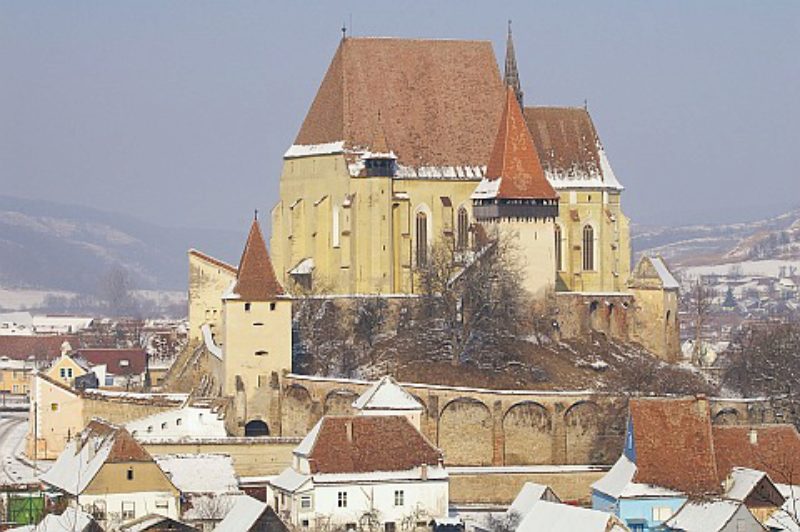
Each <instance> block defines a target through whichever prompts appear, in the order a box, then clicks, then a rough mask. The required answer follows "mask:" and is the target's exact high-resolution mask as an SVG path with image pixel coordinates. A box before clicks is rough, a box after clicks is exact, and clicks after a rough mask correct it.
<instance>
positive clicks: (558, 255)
mask: <svg viewBox="0 0 800 532" xmlns="http://www.w3.org/2000/svg"><path fill="white" fill-rule="evenodd" d="M555 238H556V241H555V245H556V271H559V272H560V271H562V270H563V269H564V262H563V261H562V253H563V252H562V248H561V226H560V225H557V226H556V237H555Z"/></svg>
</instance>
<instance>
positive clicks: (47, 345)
mask: <svg viewBox="0 0 800 532" xmlns="http://www.w3.org/2000/svg"><path fill="white" fill-rule="evenodd" d="M65 341H66V342H69V344H70V345H71V346H72V347H73V348H75V347H77V346H78V338H77V336H69V335H52V336H51V335H47V336H16V335H15V336H0V356H2V357H8V358H10V359H13V360H28V359H40V360H47V361H49V360H53V359H55V358H58V357H60V356H61V344H62V343H64V342H65Z"/></svg>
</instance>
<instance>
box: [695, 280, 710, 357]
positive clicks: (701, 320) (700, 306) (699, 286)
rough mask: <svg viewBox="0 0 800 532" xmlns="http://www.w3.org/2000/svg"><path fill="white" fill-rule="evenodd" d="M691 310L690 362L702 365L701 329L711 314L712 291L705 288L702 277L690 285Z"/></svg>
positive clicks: (707, 287)
mask: <svg viewBox="0 0 800 532" xmlns="http://www.w3.org/2000/svg"><path fill="white" fill-rule="evenodd" d="M690 297H691V308H692V313H693V314H694V346H693V349H692V362H693V363H694V364H696V365H700V364H701V363H702V358H703V327H704V326H705V324H706V319H707V317H708V315H709V313H710V312H711V304H712V301H713V298H714V291H713V289H712V288H710V287H709V286H707V285H706V284H705V283H704V282H703V279H702V277H700V278H698V279H697V280H696V281H695V282H694V283H692V291H691V296H690Z"/></svg>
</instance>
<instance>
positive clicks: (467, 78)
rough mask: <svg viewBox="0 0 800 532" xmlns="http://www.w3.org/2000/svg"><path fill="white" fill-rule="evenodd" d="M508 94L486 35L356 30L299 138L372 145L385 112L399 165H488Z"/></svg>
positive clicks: (331, 70)
mask: <svg viewBox="0 0 800 532" xmlns="http://www.w3.org/2000/svg"><path fill="white" fill-rule="evenodd" d="M502 97H503V84H502V81H501V78H500V72H499V70H498V68H497V61H496V59H495V56H494V51H493V50H492V45H491V43H489V42H487V41H458V40H423V39H386V38H352V37H350V38H347V39H343V40H342V41H341V43H340V45H339V48H338V49H337V50H336V54H335V55H334V57H333V60H332V61H331V63H330V66H329V67H328V71H327V73H326V74H325V77H324V79H323V80H322V84H321V85H320V88H319V90H318V91H317V95H316V97H315V98H314V102H313V103H312V104H311V107H310V108H309V111H308V114H307V115H306V118H305V120H304V122H303V125H302V127H301V128H300V132H299V133H298V135H297V138H296V140H295V144H304V145H308V144H324V143H330V142H338V141H344V142H345V145H346V146H347V147H350V148H372V147H371V146H370V144H371V143H372V142H373V141H374V138H375V134H374V132H375V131H376V121H377V119H378V113H380V117H381V122H382V124H383V129H384V130H385V133H386V137H387V139H388V145H389V148H391V150H392V151H394V153H395V154H396V155H397V157H398V162H399V163H400V164H403V165H407V166H411V167H419V166H483V165H485V164H486V157H487V155H488V154H489V153H490V150H491V147H492V144H491V142H492V140H493V139H494V135H495V132H496V130H495V127H496V124H497V123H498V122H499V119H500V113H501V106H500V105H499V102H500V101H501V98H502ZM372 151H377V150H375V149H374V148H373V150H372Z"/></svg>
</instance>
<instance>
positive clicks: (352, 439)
mask: <svg viewBox="0 0 800 532" xmlns="http://www.w3.org/2000/svg"><path fill="white" fill-rule="evenodd" d="M442 463H443V456H442V453H441V451H440V450H439V449H437V448H436V447H435V446H434V445H433V444H431V442H430V441H428V440H427V438H425V436H424V435H423V434H422V433H421V432H420V431H419V430H418V429H417V428H416V427H414V425H413V424H412V423H411V421H409V419H408V418H407V417H406V416H404V415H356V416H325V417H323V418H322V419H320V421H319V422H318V423H317V424H316V425H315V426H314V428H313V429H312V430H311V432H309V433H308V435H307V436H306V437H305V438H304V439H303V441H302V442H301V443H300V445H298V446H297V447H296V448H295V450H294V456H293V462H292V466H291V467H288V468H286V469H285V470H284V471H283V472H282V473H281V474H280V475H278V476H277V477H275V478H274V479H272V480H271V481H270V482H269V485H268V490H267V494H268V499H267V502H269V503H270V504H272V505H273V506H274V507H275V509H276V510H277V511H278V515H280V516H281V518H283V519H284V521H286V522H287V523H290V524H291V525H294V526H296V527H311V528H314V527H321V526H330V527H350V526H352V527H353V528H355V527H357V526H365V524H369V525H371V526H373V527H380V528H381V529H384V530H395V529H400V528H407V527H409V526H410V527H411V528H413V527H415V526H425V525H426V524H427V523H428V522H429V521H430V520H431V519H433V518H436V517H446V516H447V511H448V503H449V481H448V474H447V471H446V470H445V468H444V466H443V465H442Z"/></svg>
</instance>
